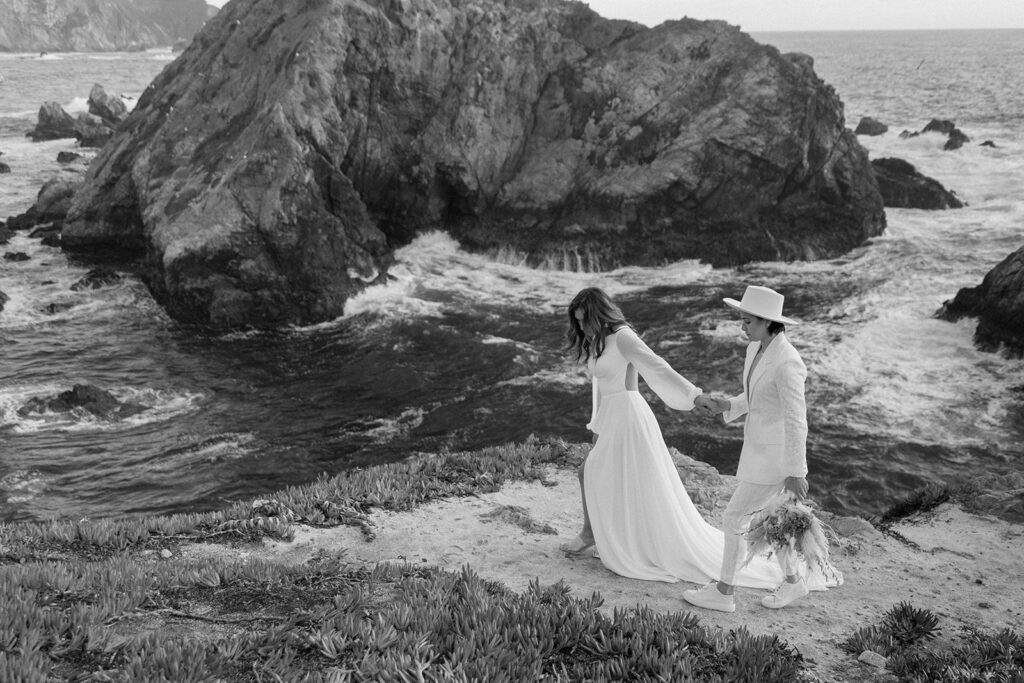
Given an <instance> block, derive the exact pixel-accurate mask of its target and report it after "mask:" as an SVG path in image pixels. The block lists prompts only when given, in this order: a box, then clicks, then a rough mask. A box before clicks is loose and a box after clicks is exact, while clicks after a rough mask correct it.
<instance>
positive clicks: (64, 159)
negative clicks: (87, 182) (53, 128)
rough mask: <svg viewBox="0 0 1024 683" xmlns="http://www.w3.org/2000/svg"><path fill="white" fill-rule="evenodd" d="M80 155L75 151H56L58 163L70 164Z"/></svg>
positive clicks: (79, 157) (80, 156)
mask: <svg viewBox="0 0 1024 683" xmlns="http://www.w3.org/2000/svg"><path fill="white" fill-rule="evenodd" d="M81 158H82V155H81V154H78V153H77V152H57V163H58V164H70V163H71V162H72V161H77V160H78V159H81Z"/></svg>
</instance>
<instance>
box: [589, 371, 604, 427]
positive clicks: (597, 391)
mask: <svg viewBox="0 0 1024 683" xmlns="http://www.w3.org/2000/svg"><path fill="white" fill-rule="evenodd" d="M590 384H591V389H590V422H588V423H587V429H589V430H590V431H592V432H594V433H595V434H597V430H596V429H595V428H594V427H595V426H596V423H597V411H598V410H600V408H601V388H600V387H599V386H598V385H597V377H593V376H592V377H591V378H590Z"/></svg>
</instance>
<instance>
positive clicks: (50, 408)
mask: <svg viewBox="0 0 1024 683" xmlns="http://www.w3.org/2000/svg"><path fill="white" fill-rule="evenodd" d="M147 409H148V406H144V405H142V404H141V403H136V402H134V401H124V402H122V401H118V400H117V398H115V397H114V395H113V394H111V393H110V392H109V391H106V390H104V389H100V388H99V387H96V386H93V385H91V384H76V385H74V387H72V388H71V389H69V390H68V391H62V392H61V393H59V394H57V395H56V396H51V397H48V398H43V397H37V398H33V399H29V401H28V402H26V403H25V405H23V406H22V407H21V408H18V415H20V416H21V417H28V416H30V415H34V414H35V415H38V414H42V413H69V412H72V411H75V410H79V411H84V412H86V413H89V414H91V415H94V416H96V417H100V418H104V419H124V418H126V417H131V416H132V415H136V414H138V413H141V412H143V411H145V410H147Z"/></svg>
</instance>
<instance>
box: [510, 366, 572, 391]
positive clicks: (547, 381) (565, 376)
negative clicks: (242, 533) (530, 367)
mask: <svg viewBox="0 0 1024 683" xmlns="http://www.w3.org/2000/svg"><path fill="white" fill-rule="evenodd" d="M589 385H590V378H589V377H588V376H587V374H586V373H585V372H583V370H582V369H581V368H576V367H555V368H544V369H542V370H537V371H536V372H532V373H530V374H528V375H519V376H518V377H512V378H510V379H506V380H502V381H500V382H498V383H497V384H496V385H495V386H499V387H503V386H510V387H545V388H548V389H550V388H552V387H557V386H562V387H583V386H589Z"/></svg>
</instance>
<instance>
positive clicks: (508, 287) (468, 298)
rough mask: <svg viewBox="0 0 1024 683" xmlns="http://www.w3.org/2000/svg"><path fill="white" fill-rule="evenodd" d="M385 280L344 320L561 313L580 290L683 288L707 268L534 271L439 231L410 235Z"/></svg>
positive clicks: (352, 302)
mask: <svg viewBox="0 0 1024 683" xmlns="http://www.w3.org/2000/svg"><path fill="white" fill-rule="evenodd" d="M395 261H396V262H395V265H394V266H392V268H391V269H390V271H389V272H388V275H389V282H388V283H386V284H382V285H376V286H373V287H369V288H367V289H366V290H364V291H363V292H362V293H360V294H358V295H356V296H355V297H352V298H351V299H349V300H348V302H346V304H345V317H351V316H355V315H360V314H366V313H371V314H374V315H379V316H384V317H388V318H407V317H438V316H441V315H443V314H444V312H445V311H448V310H465V309H470V308H476V307H478V306H481V305H484V306H487V305H494V306H517V305H518V306H525V307H528V308H529V309H530V310H537V311H542V312H547V313H554V312H557V311H560V310H561V309H562V308H563V307H564V306H565V305H566V304H567V303H568V302H569V301H570V300H571V299H572V297H573V296H574V295H575V294H576V292H578V291H579V290H580V289H582V288H584V287H588V286H600V287H602V288H604V289H605V290H606V291H608V293H609V294H610V295H612V296H617V295H621V294H625V293H628V292H634V291H641V290H644V289H648V288H650V287H651V286H652V284H655V283H656V284H658V285H663V286H665V285H668V286H671V285H681V284H687V283H691V282H695V281H697V280H699V279H700V278H701V277H702V276H706V275H707V274H709V273H710V272H711V268H710V266H706V265H704V264H701V263H699V262H697V261H680V262H678V263H673V264H670V265H667V266H664V267H661V268H642V267H627V268H619V269H616V270H612V271H608V272H604V273H586V272H578V271H564V270H551V269H536V268H531V267H528V266H525V265H521V264H510V263H500V262H497V261H494V260H492V259H490V258H488V257H487V256H483V255H479V254H470V253H468V252H465V251H463V250H462V249H461V248H460V247H459V244H458V242H457V241H456V240H455V239H453V238H452V237H451V236H449V235H448V234H446V233H443V232H431V233H427V234H424V235H421V236H419V237H417V238H416V239H414V240H413V241H412V242H411V243H410V244H408V245H406V246H405V247H402V248H401V249H399V250H397V251H396V252H395Z"/></svg>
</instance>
